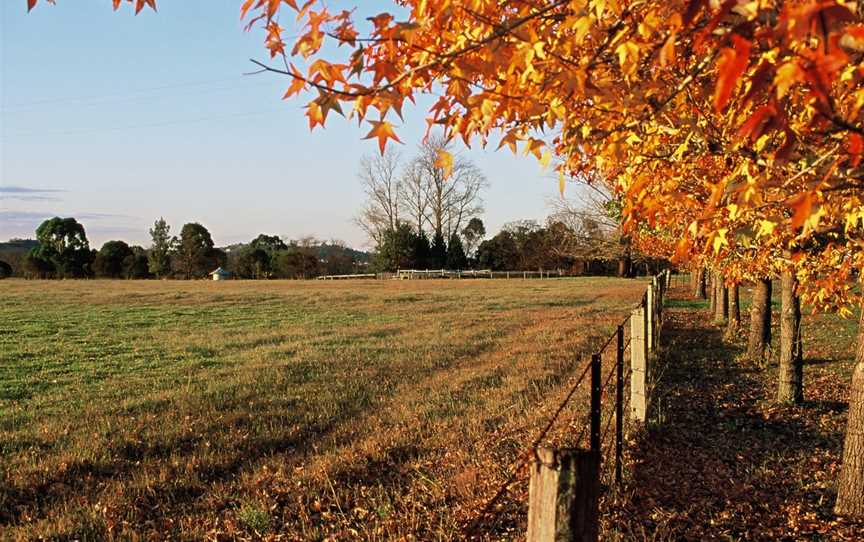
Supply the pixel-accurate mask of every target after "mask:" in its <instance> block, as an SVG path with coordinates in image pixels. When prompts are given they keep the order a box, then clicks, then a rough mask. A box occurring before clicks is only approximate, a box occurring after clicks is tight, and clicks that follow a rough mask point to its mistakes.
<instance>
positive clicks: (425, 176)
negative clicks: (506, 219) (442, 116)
mask: <svg viewBox="0 0 864 542" xmlns="http://www.w3.org/2000/svg"><path fill="white" fill-rule="evenodd" d="M448 146H449V145H448V142H447V141H446V140H445V139H444V138H443V137H440V136H430V137H429V138H428V139H427V141H426V142H425V143H423V144H422V145H421V146H420V153H419V155H418V156H417V157H416V158H415V159H414V160H413V162H412V165H411V167H410V168H409V171H410V172H411V173H410V174H409V177H412V180H411V184H412V185H413V184H414V183H415V182H416V183H419V184H421V185H422V187H423V189H424V193H425V223H426V224H428V225H429V228H430V229H431V232H432V234H433V235H434V234H437V233H440V234H441V235H442V236H443V237H444V238H445V239H449V238H450V236H451V235H453V234H454V233H457V232H459V231H460V230H461V228H462V226H463V225H464V224H466V223H467V222H468V221H469V220H470V219H471V218H473V217H475V216H477V215H479V214H480V213H482V212H483V200H482V199H481V197H480V192H481V190H482V189H483V188H484V187H486V186H487V185H488V184H489V183H488V181H487V180H486V177H485V176H484V175H483V172H481V171H480V168H478V167H477V166H476V165H474V164H473V163H472V162H471V161H469V160H467V159H465V158H462V157H459V156H457V157H455V158H454V161H453V170H452V171H451V174H450V176H449V177H445V175H444V173H445V172H444V170H443V169H442V168H441V167H439V166H438V157H439V153H440V151H442V150H447V148H448ZM418 216H419V214H418Z"/></svg>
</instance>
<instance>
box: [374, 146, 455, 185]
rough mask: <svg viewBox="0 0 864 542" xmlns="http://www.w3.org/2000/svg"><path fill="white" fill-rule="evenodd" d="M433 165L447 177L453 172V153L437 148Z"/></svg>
mask: <svg viewBox="0 0 864 542" xmlns="http://www.w3.org/2000/svg"><path fill="white" fill-rule="evenodd" d="M397 141H398V140H397ZM382 152H383V151H382ZM435 167H437V168H439V169H441V171H442V172H443V173H444V178H445V179H449V178H450V175H452V174H453V155H452V154H450V153H449V152H447V151H445V150H444V149H438V152H437V156H436V158H435Z"/></svg>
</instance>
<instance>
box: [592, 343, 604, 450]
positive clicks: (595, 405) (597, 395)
mask: <svg viewBox="0 0 864 542" xmlns="http://www.w3.org/2000/svg"><path fill="white" fill-rule="evenodd" d="M600 365H601V357H600V353H599V352H598V353H596V354H592V355H591V451H592V452H599V451H600V409H601V404H600V402H601V399H602V397H601V393H602V389H601V387H602V383H601V382H600V379H601V374H600Z"/></svg>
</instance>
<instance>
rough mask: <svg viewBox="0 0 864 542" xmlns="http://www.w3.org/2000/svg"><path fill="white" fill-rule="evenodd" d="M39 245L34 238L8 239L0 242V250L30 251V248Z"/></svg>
mask: <svg viewBox="0 0 864 542" xmlns="http://www.w3.org/2000/svg"><path fill="white" fill-rule="evenodd" d="M38 246H39V241H37V240H36V239H10V240H8V241H5V242H2V243H0V252H25V253H26V252H30V249H32V248H36V247H38Z"/></svg>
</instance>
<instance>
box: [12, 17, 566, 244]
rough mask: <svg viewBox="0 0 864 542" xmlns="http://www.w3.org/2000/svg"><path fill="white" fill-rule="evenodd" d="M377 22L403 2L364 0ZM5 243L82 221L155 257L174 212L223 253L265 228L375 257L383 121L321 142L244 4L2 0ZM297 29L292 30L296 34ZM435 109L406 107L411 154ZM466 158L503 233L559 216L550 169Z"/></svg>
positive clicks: (339, 130)
mask: <svg viewBox="0 0 864 542" xmlns="http://www.w3.org/2000/svg"><path fill="white" fill-rule="evenodd" d="M358 3H359V4H361V5H362V6H363V10H364V13H365V12H366V11H367V10H368V11H369V12H371V13H377V12H379V11H382V10H384V9H385V8H386V7H387V5H388V4H390V5H392V3H390V2H384V1H371V0H362V2H361V1H360V0H353V2H347V1H345V2H339V1H335V2H330V4H335V5H332V6H331V8H336V7H341V6H338V5H339V4H346V5H349V4H358ZM0 4H2V5H0V240H5V239H7V238H12V237H33V236H34V233H33V232H34V230H35V229H36V227H37V226H38V225H39V223H40V222H41V221H42V220H44V219H45V218H49V217H51V216H74V217H76V218H78V220H79V221H80V222H82V223H83V224H84V226H85V228H86V230H87V235H88V237H89V239H90V242H91V246H93V247H95V248H98V247H99V246H101V244H102V243H103V242H105V241H107V240H109V239H123V240H126V241H127V242H130V243H135V244H140V245H142V246H147V245H148V243H149V234H148V229H149V228H150V227H151V226H152V224H153V222H154V220H156V219H157V218H159V217H160V216H163V217H165V219H166V220H167V221H168V223H169V224H171V225H172V231H173V232H179V230H180V227H181V226H182V224H184V223H186V222H200V223H201V224H203V225H205V226H206V227H207V228H208V229H209V230H210V232H211V233H212V235H213V239H214V241H215V243H216V244H217V246H224V245H229V244H233V243H237V242H246V241H249V240H251V239H252V238H254V237H255V236H257V235H258V234H259V233H262V232H263V233H268V234H277V235H281V236H284V237H287V238H292V239H296V238H300V237H303V236H306V235H314V236H316V237H318V238H321V239H340V240H342V241H345V242H346V243H348V244H349V245H351V246H354V247H358V248H360V247H364V246H367V240H366V238H365V235H364V234H363V232H362V231H361V230H360V229H359V228H358V227H357V226H355V225H354V224H353V221H352V219H353V217H354V216H355V215H356V214H357V212H358V210H359V209H360V208H361V207H362V205H363V202H364V194H363V190H362V186H361V185H360V182H359V180H358V179H357V169H358V164H359V162H360V159H361V157H362V156H363V155H367V154H371V153H376V152H378V150H377V142H376V141H374V140H363V139H362V138H363V136H365V135H366V133H367V132H368V129H369V128H368V126H365V125H364V126H359V127H358V125H357V123H356V121H349V120H346V119H343V118H341V117H338V116H336V117H335V118H334V117H331V118H330V119H328V123H327V127H326V128H325V129H323V130H322V129H321V128H320V127H319V128H316V130H315V131H312V132H310V131H309V128H308V122H307V119H306V117H305V116H304V110H303V105H304V103H305V102H304V101H303V100H302V99H296V97H295V98H294V99H292V100H287V101H283V100H281V97H282V94H283V93H284V91H285V89H286V88H287V85H288V81H287V80H285V79H284V78H281V77H280V76H278V75H273V74H259V75H244V74H246V73H248V72H251V71H254V69H255V67H254V66H253V65H252V64H251V62H250V61H249V59H250V58H254V59H258V60H267V59H268V53H267V52H266V50H265V49H264V47H263V33H262V31H260V30H256V29H253V30H252V31H250V32H244V30H243V25H242V24H241V22H240V19H239V5H240V0H183V1H182V2H181V1H178V0H160V1H159V2H157V5H158V8H159V11H158V13H153V12H152V11H150V10H147V9H145V10H144V11H142V12H141V14H139V15H138V16H133V14H132V11H131V9H130V8H129V6H125V7H124V8H121V10H120V11H118V12H113V11H112V10H111V2H110V0H58V2H57V5H56V6H51V5H48V4H47V3H45V2H44V0H43V1H42V2H40V3H39V4H38V5H37V7H36V8H35V9H34V10H33V11H32V12H31V13H29V14H28V13H27V9H26V4H27V2H26V0H3V1H2V2H0ZM292 31H294V32H296V29H291V28H289V29H288V30H287V31H286V34H288V35H289V36H290V35H291V34H290V32H292ZM429 103H431V101H426V102H424V101H418V105H417V106H416V107H406V108H405V111H404V113H405V117H404V123H403V124H402V125H401V126H398V133H399V136H400V138H401V139H402V141H403V142H404V143H405V144H404V145H397V150H399V151H400V152H401V153H402V154H403V155H404V156H406V157H410V155H411V154H412V153H413V152H414V151H415V149H416V147H417V145H418V144H419V143H420V140H421V139H422V137H423V132H424V131H425V122H424V117H425V112H426V107H428V105H429ZM496 146H497V142H496V141H493V143H490V145H489V147H488V148H487V149H486V150H483V149H480V148H479V147H477V146H475V147H473V148H472V149H466V148H465V147H464V146H463V145H462V144H461V143H459V144H458V145H457V146H456V147H455V149H456V151H457V152H459V153H461V154H463V155H464V156H466V157H467V158H469V159H471V160H472V161H474V162H475V163H476V164H477V165H478V166H479V167H480V168H481V170H482V171H483V172H484V173H485V175H486V176H487V177H488V179H489V182H490V186H489V187H488V189H487V190H486V191H485V193H484V194H483V199H484V203H485V208H486V211H485V212H484V214H483V215H482V218H483V220H484V222H485V223H486V228H487V231H490V232H495V231H497V230H498V229H499V228H500V227H501V226H502V225H503V224H504V223H506V222H509V221H512V220H521V219H534V220H538V221H540V222H542V221H543V219H544V218H545V216H546V215H547V214H548V212H549V210H548V201H549V200H550V199H551V198H555V197H557V179H555V178H554V176H553V175H551V174H550V173H549V172H544V171H543V170H542V169H541V168H540V166H539V165H538V163H537V161H536V160H535V159H534V158H529V157H523V156H514V155H513V154H512V153H510V152H509V151H505V150H503V149H502V150H501V151H498V152H496V151H495V150H494V147H496Z"/></svg>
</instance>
